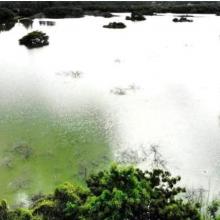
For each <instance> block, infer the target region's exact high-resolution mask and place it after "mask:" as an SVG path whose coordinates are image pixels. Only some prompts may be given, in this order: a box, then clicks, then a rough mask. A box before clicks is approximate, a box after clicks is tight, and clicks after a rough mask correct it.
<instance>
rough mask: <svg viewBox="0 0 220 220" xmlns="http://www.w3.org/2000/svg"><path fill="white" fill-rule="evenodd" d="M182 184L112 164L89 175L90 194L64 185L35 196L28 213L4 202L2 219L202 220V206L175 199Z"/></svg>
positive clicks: (160, 173) (157, 173)
mask: <svg viewBox="0 0 220 220" xmlns="http://www.w3.org/2000/svg"><path fill="white" fill-rule="evenodd" d="M179 180H180V177H172V176H171V174H170V173H169V172H167V171H163V170H161V169H154V170H153V171H145V172H143V171H142V170H140V169H137V168H134V167H131V166H130V167H120V166H117V165H113V166H112V167H111V168H110V169H109V170H105V171H101V172H99V173H97V174H94V175H92V176H90V177H89V179H88V180H87V182H86V183H87V189H83V188H81V187H78V186H75V185H73V184H70V183H64V184H62V185H60V186H59V187H57V188H56V189H55V191H54V194H52V195H48V196H44V195H43V196H42V195H41V196H37V198H36V199H34V200H32V201H33V204H32V205H31V207H30V208H29V209H16V210H14V211H9V210H8V207H7V204H6V202H5V201H2V202H1V205H0V220H199V219H200V214H199V212H198V208H199V207H197V206H196V205H195V204H192V203H190V202H184V201H183V200H182V199H178V198H177V196H179V195H180V193H184V192H185V189H184V188H180V187H176V184H177V183H178V182H179ZM179 197H180V196H179ZM215 213H216V206H215V205H213V206H212V207H210V215H212V216H214V215H215Z"/></svg>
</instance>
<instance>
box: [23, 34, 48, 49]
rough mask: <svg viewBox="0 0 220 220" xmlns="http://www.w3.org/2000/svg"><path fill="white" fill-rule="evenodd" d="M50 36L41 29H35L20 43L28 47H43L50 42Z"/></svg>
mask: <svg viewBox="0 0 220 220" xmlns="http://www.w3.org/2000/svg"><path fill="white" fill-rule="evenodd" d="M48 39H49V37H48V36H47V35H46V34H45V33H43V32H41V31H33V32H31V33H29V34H27V35H25V36H24V37H22V38H21V39H20V40H19V43H20V45H25V46H26V47H28V48H36V47H43V46H46V45H48V44H49V42H48Z"/></svg>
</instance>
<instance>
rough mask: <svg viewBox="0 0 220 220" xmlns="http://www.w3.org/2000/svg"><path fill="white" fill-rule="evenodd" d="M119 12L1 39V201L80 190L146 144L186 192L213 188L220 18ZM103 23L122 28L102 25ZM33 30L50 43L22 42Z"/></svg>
mask: <svg viewBox="0 0 220 220" xmlns="http://www.w3.org/2000/svg"><path fill="white" fill-rule="evenodd" d="M125 16H126V15H125V14H120V15H119V17H115V18H110V19H105V18H101V17H90V16H87V17H84V18H79V19H57V20H53V21H55V24H54V25H49V26H48V25H40V23H39V20H38V19H35V20H34V22H33V24H32V25H31V26H30V27H28V26H27V25H26V26H24V25H22V24H21V23H17V24H15V26H14V27H13V26H12V29H11V30H9V31H2V32H1V33H0V48H1V51H0V153H1V154H0V175H1V183H0V188H1V191H0V197H1V198H7V199H8V200H9V201H11V202H13V203H14V202H18V201H21V198H26V197H25V195H26V194H33V193H39V192H49V191H51V190H52V189H53V188H54V187H55V186H56V185H57V184H58V183H60V182H63V181H66V180H69V181H73V180H74V181H78V182H82V180H83V179H84V178H85V177H86V176H87V175H88V173H90V172H94V171H96V170H99V169H100V168H103V167H106V166H108V164H109V163H110V161H112V160H118V159H119V160H121V159H122V158H123V157H125V154H126V152H128V154H129V152H136V153H137V154H138V156H139V157H140V158H142V159H143V158H144V157H145V156H146V155H148V154H149V149H150V146H152V145H158V146H160V147H159V150H160V153H161V154H162V156H163V158H164V160H165V161H166V162H167V167H168V168H169V169H170V170H171V171H172V172H173V173H175V174H180V175H181V176H182V177H183V184H187V186H189V187H192V186H193V187H204V188H206V189H207V188H208V187H209V186H208V185H209V183H210V185H211V188H212V189H213V190H214V189H216V190H217V188H216V187H217V186H219V181H220V174H219V165H220V164H219V158H220V147H219V146H220V128H219V113H220V102H219V97H220V75H219V56H220V29H219V27H220V17H217V16H214V15H196V16H195V17H194V18H193V19H194V22H193V23H173V22H172V18H173V15H170V14H166V15H162V16H149V17H147V20H146V21H143V22H131V21H125V20H124V18H125ZM46 20H49V19H46ZM50 21H51V20H50ZM110 21H123V22H124V23H125V24H126V25H127V28H126V29H123V30H111V29H104V28H102V26H103V25H104V24H107V23H108V22H110ZM31 30H42V31H44V32H46V33H47V34H48V35H49V37H50V38H49V41H50V45H49V46H46V47H43V48H40V49H32V50H29V49H27V48H25V47H24V46H20V45H18V39H20V38H21V37H22V36H23V35H25V34H26V33H28V32H30V31H31ZM143 152H145V153H146V155H145V154H144V155H145V156H143ZM145 159H146V158H144V159H143V161H144V162H141V159H140V160H139V161H138V162H139V164H140V166H142V167H144V168H146V167H147V166H148V164H149V163H148V161H147V162H146V160H145ZM23 200H25V199H23ZM23 200H22V201H23Z"/></svg>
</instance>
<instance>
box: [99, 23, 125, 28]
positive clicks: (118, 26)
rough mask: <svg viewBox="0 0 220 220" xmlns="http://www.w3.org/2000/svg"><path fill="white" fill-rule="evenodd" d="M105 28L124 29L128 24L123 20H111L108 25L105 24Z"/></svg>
mask: <svg viewBox="0 0 220 220" xmlns="http://www.w3.org/2000/svg"><path fill="white" fill-rule="evenodd" d="M103 27H104V28H113V29H122V28H126V25H125V24H124V23H122V22H110V23H109V24H108V25H104V26H103Z"/></svg>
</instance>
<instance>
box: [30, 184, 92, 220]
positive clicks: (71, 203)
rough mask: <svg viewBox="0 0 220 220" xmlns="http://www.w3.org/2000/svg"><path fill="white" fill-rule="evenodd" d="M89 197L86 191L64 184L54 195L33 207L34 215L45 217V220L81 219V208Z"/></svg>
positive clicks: (39, 201)
mask: <svg viewBox="0 0 220 220" xmlns="http://www.w3.org/2000/svg"><path fill="white" fill-rule="evenodd" d="M87 196H88V192H87V191H86V190H84V189H82V188H80V187H78V186H74V185H72V184H70V183H64V184H63V185H60V186H59V187H57V188H56V189H55V192H54V195H52V196H49V197H48V198H44V199H42V200H38V201H37V202H36V203H35V204H34V205H33V215H40V216H43V219H45V220H71V219H79V217H80V215H81V213H80V209H81V208H80V207H81V206H82V204H84V203H85V200H86V199H87Z"/></svg>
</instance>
